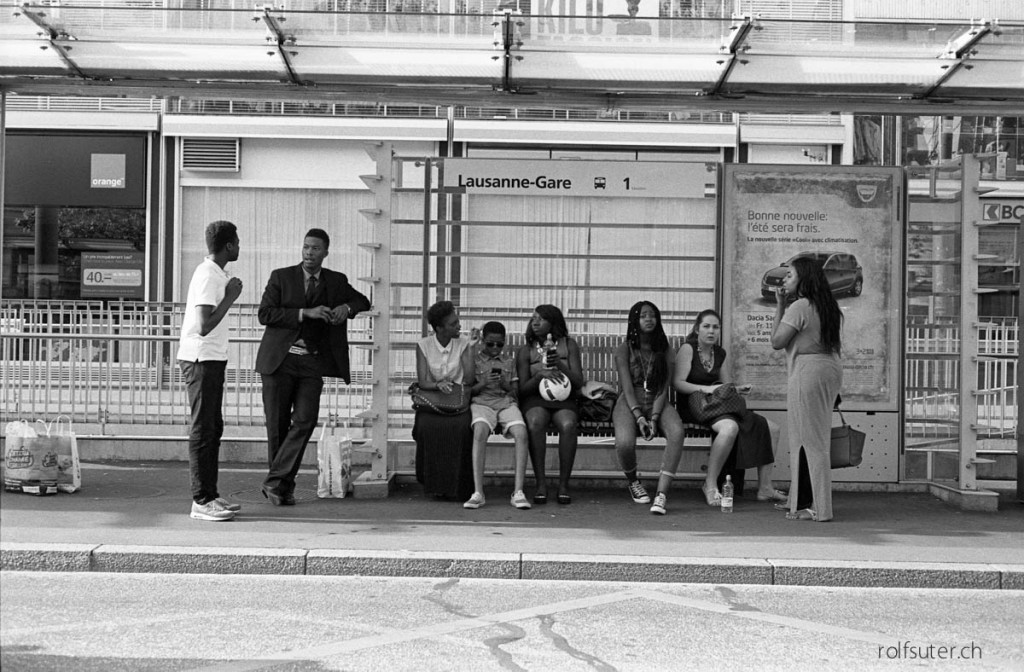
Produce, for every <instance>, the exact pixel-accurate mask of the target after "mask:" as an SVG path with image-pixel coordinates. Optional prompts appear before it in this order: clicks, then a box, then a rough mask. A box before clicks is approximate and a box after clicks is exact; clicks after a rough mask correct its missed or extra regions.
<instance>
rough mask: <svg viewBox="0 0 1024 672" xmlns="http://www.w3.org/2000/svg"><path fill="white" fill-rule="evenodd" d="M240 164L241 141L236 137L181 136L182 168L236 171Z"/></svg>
mask: <svg viewBox="0 0 1024 672" xmlns="http://www.w3.org/2000/svg"><path fill="white" fill-rule="evenodd" d="M240 166H241V143H240V141H239V139H238V138H182V139H181V167H182V169H183V170H202V171H220V172H230V173H237V172H238V171H239V168H240Z"/></svg>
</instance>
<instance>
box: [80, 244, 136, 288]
mask: <svg viewBox="0 0 1024 672" xmlns="http://www.w3.org/2000/svg"><path fill="white" fill-rule="evenodd" d="M145 268H146V260H145V256H144V255H143V253H142V252H83V253H82V293H81V295H82V298H83V299H86V298H104V299H144V298H145V291H144V287H143V284H142V281H143V277H144V275H145Z"/></svg>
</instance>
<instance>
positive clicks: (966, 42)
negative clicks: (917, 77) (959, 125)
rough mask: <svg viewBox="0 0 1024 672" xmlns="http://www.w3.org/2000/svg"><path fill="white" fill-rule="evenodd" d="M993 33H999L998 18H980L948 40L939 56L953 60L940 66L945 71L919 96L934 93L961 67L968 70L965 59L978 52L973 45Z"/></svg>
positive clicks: (928, 95)
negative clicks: (976, 23)
mask: <svg viewBox="0 0 1024 672" xmlns="http://www.w3.org/2000/svg"><path fill="white" fill-rule="evenodd" d="M993 34H994V35H998V34H999V22H998V20H996V19H992V20H989V19H982V20H981V21H980V22H979V25H977V26H974V25H972V26H971V28H970V29H968V30H967V31H965V32H963V33H961V34H960V35H959V36H958V37H955V38H954V39H952V40H950V41H949V42H948V43H947V44H946V51H944V52H942V54H941V55H940V56H939V58H940V59H943V60H951V61H955V62H954V63H950V64H949V65H943V66H942V68H943V69H944V70H945V72H944V73H942V75H941V76H940V77H939V78H938V79H937V80H935V83H934V84H932V85H931V87H929V89H928V90H927V91H925V92H924V93H923V94H922V95H921V97H922V98H929V97H931V96H932V95H934V94H935V92H936V91H938V90H939V88H940V87H942V85H943V84H945V83H946V82H948V81H949V80H950V78H952V77H953V75H955V74H956V73H957V72H959V71H960V69H961V68H965V69H967V70H970V69H971V66H969V65H967V61H969V60H970V59H971V56H973V55H974V54H977V53H978V51H977V49H975V47H977V46H978V45H979V44H980V43H981V41H982V40H984V39H985V38H986V37H988V36H989V35H993Z"/></svg>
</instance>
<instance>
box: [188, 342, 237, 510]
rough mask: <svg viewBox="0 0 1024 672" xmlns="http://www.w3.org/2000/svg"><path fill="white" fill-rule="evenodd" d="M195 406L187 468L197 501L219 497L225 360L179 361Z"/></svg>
mask: <svg viewBox="0 0 1024 672" xmlns="http://www.w3.org/2000/svg"><path fill="white" fill-rule="evenodd" d="M179 363H180V364H181V372H182V374H183V375H184V377H185V387H186V389H187V390H188V403H189V406H190V407H191V409H192V429H191V430H190V431H189V433H188V469H189V479H190V480H191V485H192V499H193V501H195V502H196V503H198V504H206V503H207V502H209V501H211V500H214V499H217V498H218V497H220V493H218V492H217V470H218V469H219V467H220V437H221V436H222V435H223V434H224V414H223V411H222V408H221V407H222V405H223V401H224V370H225V369H226V368H227V365H228V363H227V362H224V361H205V362H179Z"/></svg>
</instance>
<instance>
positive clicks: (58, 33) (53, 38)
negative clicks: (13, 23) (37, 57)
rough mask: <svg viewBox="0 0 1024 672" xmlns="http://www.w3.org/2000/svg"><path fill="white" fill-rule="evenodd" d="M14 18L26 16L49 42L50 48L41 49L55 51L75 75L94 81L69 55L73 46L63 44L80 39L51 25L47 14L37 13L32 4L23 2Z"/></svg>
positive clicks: (15, 12)
mask: <svg viewBox="0 0 1024 672" xmlns="http://www.w3.org/2000/svg"><path fill="white" fill-rule="evenodd" d="M14 16H24V17H25V18H26V19H28V20H29V21H31V22H32V23H34V24H35V25H36V27H37V28H39V29H40V31H41V32H40V33H38V35H39V36H40V37H42V38H43V39H45V40H46V41H47V42H49V45H48V46H43V47H40V48H41V49H47V48H50V49H53V51H54V53H56V54H57V55H58V56H59V57H60V60H61V61H63V62H64V65H66V66H67V67H68V69H69V70H71V71H72V72H73V73H75V75H77V76H78V77H81V78H82V79H92V78H91V77H89V75H87V74H85V72H84V71H83V70H82V69H81V68H80V67H78V64H77V63H75V61H74V60H73V59H72V58H71V54H69V53H68V52H69V51H71V49H72V47H71V45H64V44H62V43H61V41H62V40H66V41H74V40H76V39H78V38H76V37H75V36H74V35H71V34H69V33H68V32H67V31H65V30H63V29H61V28H57V27H56V26H52V25H50V23H49V22H47V21H46V12H42V11H35V9H34V8H33V7H32V5H31V3H29V2H23V3H21V9H20V10H15V11H14Z"/></svg>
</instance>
